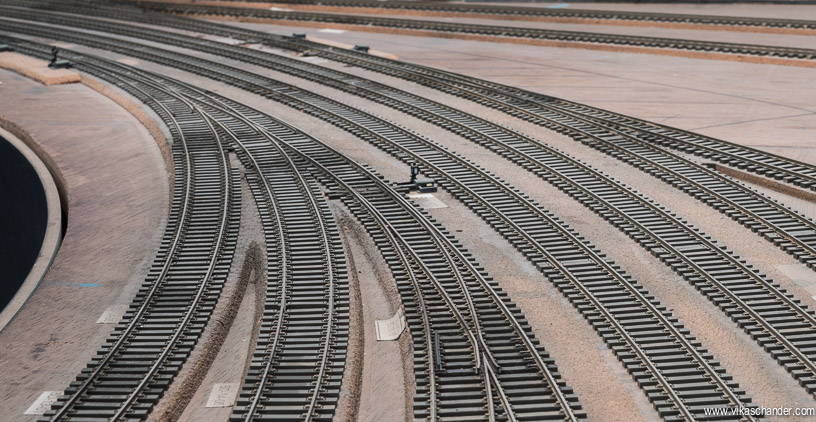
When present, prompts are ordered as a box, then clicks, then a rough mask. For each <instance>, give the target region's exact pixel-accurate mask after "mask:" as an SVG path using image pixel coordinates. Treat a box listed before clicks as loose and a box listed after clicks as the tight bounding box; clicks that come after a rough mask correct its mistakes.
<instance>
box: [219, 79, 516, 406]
mask: <svg viewBox="0 0 816 422" xmlns="http://www.w3.org/2000/svg"><path fill="white" fill-rule="evenodd" d="M205 95H206V94H205ZM207 97H208V99H209V100H210V101H212V102H211V103H209V104H208V105H209V106H215V105H214V104H215V103H216V102H217V99H214V98H213V97H212V96H209V95H207ZM217 107H218V108H219V109H220V110H221V111H222V112H224V113H230V114H231V115H232V116H233V117H236V118H238V119H240V120H242V121H244V122H245V123H246V124H247V125H251V126H253V127H254V128H255V130H256V132H258V133H261V134H263V135H264V136H265V137H266V138H267V139H268V140H269V141H270V143H272V144H274V146H275V148H276V149H278V150H279V152H280V153H281V154H285V152H284V151H283V150H282V149H281V147H280V145H279V143H281V142H284V141H283V140H282V139H280V138H278V137H277V136H275V135H273V134H272V133H270V132H269V131H267V130H266V129H265V128H263V127H262V126H260V125H257V124H255V123H253V122H251V121H250V120H249V119H248V118H246V117H245V116H243V115H240V114H239V113H238V112H236V111H230V110H228V109H227V108H226V107H224V106H217ZM300 156H301V157H304V154H300ZM287 160H288V161H289V162H290V163H291V158H289V157H288V155H287ZM310 163H312V164H313V165H315V166H318V167H320V168H321V170H324V172H327V171H328V170H326V169H325V167H323V166H322V165H321V164H320V163H317V162H315V161H314V160H312V159H310ZM292 165H293V166H294V163H292ZM372 180H373V179H372ZM343 183H344V184H343V186H344V188H345V189H346V190H350V189H353V188H351V187H350V186H349V185H348V184H345V182H343ZM381 188H382V186H381ZM400 198H401V197H400ZM406 209H407V210H409V211H411V214H412V216H413V217H414V218H415V219H416V220H417V221H419V223H420V225H422V226H423V228H425V230H426V231H427V232H429V233H431V232H438V229H437V228H436V227H435V226H433V225H431V224H428V223H427V221H425V220H424V218H422V216H421V214H418V213H416V212H413V211H414V210H413V208H406ZM384 218H385V217H384ZM398 238H399V239H400V240H401V241H402V242H403V244H404V246H405V247H406V248H407V249H409V250H411V252H412V254H413V259H414V262H415V263H416V264H417V265H418V266H419V267H421V268H422V270H423V272H424V273H425V274H426V276H427V278H428V279H429V280H431V281H432V283H433V285H434V287H435V288H436V291H437V292H438V293H439V294H440V295H441V296H442V297H443V299H444V301H445V303H446V304H447V305H448V307H449V308H450V309H451V311H452V312H453V314H454V315H455V316H456V319H457V321H458V322H459V324H460V325H461V326H462V328H463V330H464V331H465V332H466V333H467V335H468V339H469V341H470V342H471V344H472V349H473V351H474V353H476V356H475V361H476V362H475V363H476V368H477V369H478V368H479V367H480V366H481V364H482V362H481V361H482V360H484V361H485V362H488V363H489V364H490V365H489V366H488V367H487V368H484V371H486V372H485V384H486V386H488V390H489V384H490V382H494V383H495V384H496V387H497V391H498V392H499V394H500V397H502V401H503V405H504V406H505V408H506V409H507V410H508V416H509V417H510V420H513V421H515V416H514V415H513V412H512V410H511V407H510V405H509V401H507V398H506V396H505V395H504V394H503V389H502V388H501V384H500V383H499V382H498V378H496V376H495V368H497V367H498V364H497V363H496V360H495V358H494V357H493V355H492V353H491V352H490V350H489V348H488V346H487V343H486V342H485V340H484V337H483V333H482V328H481V324H480V322H479V319H478V314H477V312H476V309H475V307H474V306H473V300H472V297H471V294H470V292H469V290H468V288H467V286H466V284H465V280H464V276H463V275H462V273H461V271H460V270H459V268H458V266H457V265H456V263H455V262H454V261H453V258H452V257H451V256H450V252H449V251H451V250H452V251H455V252H457V258H459V259H460V260H461V261H462V262H468V261H467V260H466V259H465V257H464V256H463V255H461V253H458V252H459V251H458V249H456V248H455V246H453V245H452V244H450V242H446V243H447V244H446V245H444V246H443V245H441V244H440V245H439V247H438V248H439V250H440V251H443V252H444V253H443V254H442V256H443V258H445V260H446V261H447V262H448V266H449V267H450V269H451V271H452V272H453V274H454V275H455V277H456V279H457V282H458V283H459V286H460V288H461V289H462V293H463V296H464V298H465V302H466V304H467V306H468V309H469V311H470V315H471V321H472V322H473V325H474V326H475V327H474V328H470V327H469V324H468V323H467V321H466V320H465V318H464V316H463V315H462V314H461V312H460V311H459V309H458V307H457V305H456V303H455V302H454V300H453V298H452V297H451V296H450V294H449V293H448V292H447V290H446V289H445V288H444V287H443V286H442V284H441V283H440V282H439V280H438V279H437V278H436V277H435V276H434V275H433V272H432V270H431V269H430V268H429V267H428V266H427V264H426V263H425V262H424V261H423V260H422V259H420V257H419V256H418V255H416V253H415V252H414V251H413V249H411V248H410V246H409V245H408V243H407V241H405V240H404V239H403V238H402V236H401V235H398ZM433 239H434V240H435V241H439V240H443V241H444V240H447V238H446V237H445V236H443V235H440V234H438V233H436V234H435V236H434V238H433ZM446 246H447V248H446ZM445 251H447V252H445ZM468 263H469V262H468ZM469 269H470V270H471V273H472V274H473V275H475V276H476V277H480V275H479V273H478V271H476V270H475V268H473V267H472V265H471V266H470V268H469ZM474 331H475V332H476V335H475V336H474V334H473V332H474ZM477 337H478V340H477ZM487 396H488V398H489V397H490V393H488V394H487ZM488 402H490V399H488ZM488 415H489V418H490V420H491V421H493V420H495V414H494V411H493V409H492V406H490V407H489V410H488Z"/></svg>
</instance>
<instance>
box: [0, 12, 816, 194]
mask: <svg viewBox="0 0 816 422" xmlns="http://www.w3.org/2000/svg"><path fill="white" fill-rule="evenodd" d="M2 4H7V5H16V6H21V7H27V8H31V9H35V10H51V11H61V12H66V13H79V14H83V15H91V16H101V17H107V18H113V19H121V20H130V21H134V22H140V23H143V24H161V25H163V26H166V27H172V28H177V29H182V30H187V31H192V32H200V33H205V34H210V35H217V36H222V37H228V38H236V39H242V40H245V41H247V42H256V43H263V44H265V45H268V46H270V47H274V48H281V49H284V50H291V51H296V52H299V53H308V54H310V55H316V56H319V57H322V58H326V59H329V60H333V61H338V62H341V63H345V64H347V65H350V66H355V67H359V68H363V69H367V70H371V71H374V72H378V73H383V74H386V75H390V76H394V77H396V78H400V79H405V80H408V81H411V82H415V83H418V84H420V85H425V86H428V87H431V88H434V89H438V90H440V91H443V92H446V93H449V94H452V95H455V96H459V97H463V98H467V99H471V100H473V101H476V102H478V103H480V104H482V105H485V106H487V107H491V108H494V109H497V110H500V111H503V112H505V113H508V114H511V115H514V116H516V117H520V118H525V115H526V113H520V112H519V110H518V106H519V105H525V104H526V105H536V104H544V103H557V104H559V105H561V106H562V107H563V108H565V109H567V110H571V111H578V112H580V113H582V114H585V115H588V116H595V117H599V118H601V119H602V120H603V122H605V124H607V125H613V126H612V127H616V128H625V129H627V130H630V131H636V132H638V133H640V135H639V136H641V137H642V138H643V139H646V140H648V141H650V142H653V143H657V144H660V145H661V146H663V147H665V148H668V149H674V150H677V151H680V152H683V153H688V154H693V155H697V156H701V157H705V158H706V159H708V160H711V161H717V162H720V163H723V164H726V165H729V166H733V167H737V168H739V169H742V170H744V171H748V172H752V173H755V174H758V175H761V176H763V177H768V178H773V179H776V180H780V181H784V182H785V183H789V184H791V185H794V186H799V187H802V188H806V189H809V190H811V191H816V166H813V165H810V164H806V163H802V162H799V161H796V160H792V159H790V158H788V157H784V156H780V155H775V154H771V153H768V152H765V151H761V150H757V149H754V148H750V147H745V146H742V145H737V144H734V143H731V142H727V141H723V140H720V139H716V138H711V137H708V136H705V135H700V134H697V133H693V132H689V131H685V130H682V129H677V128H673V127H670V126H666V125H661V124H657V123H653V122H649V121H646V120H643V119H637V118H634V117H631V116H626V115H622V114H619V113H614V112H611V111H608V110H603V109H600V108H597V107H591V106H587V105H584V104H580V103H575V102H572V101H568V100H565V99H561V98H556V97H552V96H549V95H544V94H539V93H534V92H531V91H525V90H521V89H518V88H515V87H511V86H508V85H502V84H499V83H495V82H490V81H487V80H483V79H479V78H474V77H470V76H465V75H460V74H456V73H453V72H447V71H443V70H439V69H434V68H431V67H427V66H421V65H416V64H412V63H407V62H401V61H396V60H391V59H387V58H382V57H377V56H372V55H368V54H365V53H359V52H355V51H349V50H343V49H338V48H334V47H328V46H326V45H323V44H319V43H315V42H310V41H307V40H304V39H302V38H292V37H286V36H280V35H274V34H269V33H266V32H260V31H254V30H250V29H242V28H238V27H235V26H230V25H223V24H217V23H214V22H203V21H198V20H194V19H186V18H182V17H177V16H171V15H165V14H161V13H154V12H150V11H142V10H136V9H133V8H122V7H106V6H104V5H95V4H77V3H75V2H67V1H64V0H51V1H49V2H48V3H41V2H31V1H28V0H3V1H2ZM527 119H528V120H530V121H533V122H537V123H538V124H542V121H540V120H538V119H531V118H530V117H527ZM544 122H546V120H544Z"/></svg>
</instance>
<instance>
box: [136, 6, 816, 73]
mask: <svg viewBox="0 0 816 422" xmlns="http://www.w3.org/2000/svg"><path fill="white" fill-rule="evenodd" d="M134 4H136V5H138V6H139V7H141V8H143V9H145V10H152V11H161V12H164V13H174V14H180V15H186V16H220V17H230V18H235V17H240V18H248V19H268V20H274V21H293V22H317V23H324V24H335V25H352V26H355V27H358V28H362V29H365V28H391V29H393V30H400V31H405V30H407V31H432V32H437V33H457V34H465V35H480V36H489V37H497V38H500V39H501V38H510V39H513V38H519V39H530V40H548V41H556V42H576V43H588V44H610V45H623V46H631V47H645V48H660V49H672V50H687V51H697V52H707V53H709V52H714V53H724V54H732V55H743V56H744V55H748V56H761V57H774V58H783V59H796V60H803V61H810V60H814V59H816V50H814V49H808V48H793V47H775V46H766V45H752V44H737V43H726V42H714V41H696V40H684V39H679V38H658V37H642V36H634V35H618V34H601V33H593V32H579V31H563V30H551V29H540V28H522V27H511V26H496V25H477V24H464V23H455V22H443V21H428V20H418V19H398V18H384V17H378V16H359V15H354V16H352V15H335V14H328V13H310V12H296V11H291V12H280V11H273V10H265V9H254V8H238V7H223V6H200V5H191V4H178V3H155V2H134ZM407 33H409V32H407Z"/></svg>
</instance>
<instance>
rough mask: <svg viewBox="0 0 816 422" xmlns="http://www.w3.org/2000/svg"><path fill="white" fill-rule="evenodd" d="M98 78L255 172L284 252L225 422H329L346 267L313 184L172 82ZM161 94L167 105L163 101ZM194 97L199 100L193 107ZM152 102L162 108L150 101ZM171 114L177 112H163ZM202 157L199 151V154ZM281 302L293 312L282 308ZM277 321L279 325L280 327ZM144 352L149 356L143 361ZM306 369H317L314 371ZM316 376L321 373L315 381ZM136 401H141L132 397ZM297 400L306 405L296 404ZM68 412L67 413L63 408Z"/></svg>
mask: <svg viewBox="0 0 816 422" xmlns="http://www.w3.org/2000/svg"><path fill="white" fill-rule="evenodd" d="M18 45H19V44H18ZM39 50H40V51H38V50H36V49H31V48H30V47H28V48H27V47H23V51H25V52H27V53H35V54H36V53H40V54H38V55H39V56H45V54H42V53H43V52H44V51H45V47H41V48H40V49H39ZM72 61H73V59H72ZM92 61H93V60H92ZM96 62H97V63H104V64H103V65H98V66H95V65H94V64H89V63H88V58H87V57H82V56H80V58H79V61H78V62H77V63H78V67H79V68H80V69H82V70H86V69H91V70H92V73H93V70H101V68H102V66H104V67H106V68H111V67H117V66H119V67H120V68H121V65H117V64H115V63H113V62H109V61H103V60H96ZM102 74H103V75H106V79H107V80H109V81H112V82H115V83H116V84H117V85H118V86H120V87H125V89H126V90H128V92H136V93H137V94H138V93H146V92H147V91H148V89H146V88H145V87H149V88H150V89H152V90H154V92H152V93H150V94H149V95H150V97H146V96H139V98H140V99H143V100H146V99H147V98H150V101H153V102H152V103H149V104H151V105H156V104H158V105H159V108H158V111H159V112H161V111H166V112H167V113H169V114H162V115H163V116H170V117H171V119H169V121H171V122H174V121H182V122H185V124H184V125H180V127H182V128H184V132H189V131H190V129H191V128H193V127H195V126H190V122H191V120H189V116H188V115H190V114H191V113H190V112H191V111H195V112H197V116H198V117H199V118H200V120H197V121H192V122H193V123H198V124H200V123H201V121H202V120H204V121H206V122H208V123H209V129H210V132H208V133H210V135H211V136H215V135H216V134H217V136H218V137H219V139H223V140H229V141H230V143H231V144H232V145H233V146H234V147H236V148H240V152H239V154H240V155H242V158H243V159H244V162H245V163H246V164H248V165H247V168H249V169H252V171H254V174H253V176H254V177H252V178H251V179H252V180H251V181H250V184H251V186H252V187H253V191H254V193H255V194H256V199H257V201H258V203H259V205H260V206H261V209H262V219H263V220H264V223H265V229H267V236H268V237H267V239H268V240H272V239H283V241H280V242H270V245H273V244H274V245H279V246H280V248H279V249H276V248H273V247H270V249H271V250H272V251H276V252H275V253H270V255H269V256H270V265H269V267H268V268H269V269H270V284H271V286H270V287H271V288H270V289H269V290H268V292H269V294H268V296H267V300H266V305H265V310H264V317H263V320H262V329H261V333H260V339H259V341H258V346H257V349H256V352H255V353H254V359H253V362H252V365H251V367H250V370H249V373H248V375H247V380H246V382H245V384H244V390H243V391H242V395H241V398H239V403H238V404H237V405H236V408H235V412H234V414H233V416H232V417H231V418H230V419H231V420H236V419H237V420H255V419H256V418H263V417H266V416H268V415H275V416H276V417H278V418H285V416H284V415H286V414H289V417H288V418H285V419H288V420H315V421H317V420H331V418H332V416H333V414H334V410H335V407H336V403H337V397H338V396H339V392H340V380H341V378H342V372H343V365H344V361H345V348H346V342H347V335H348V321H347V319H348V317H347V309H346V307H347V299H346V298H347V295H348V292H347V285H346V279H345V263H344V260H343V257H342V253H340V254H339V255H338V252H337V251H338V250H339V251H342V246H341V245H340V240H339V233H338V232H337V229H336V227H335V226H334V223H333V222H332V221H330V214H329V211H328V208H327V207H326V204H325V202H324V201H322V196H320V195H319V194H318V192H317V190H316V188H315V186H314V183H313V182H307V181H306V179H305V178H303V177H302V176H297V175H299V174H300V173H299V172H298V171H297V169H295V168H294V167H290V168H289V169H288V170H290V171H294V172H296V173H285V172H282V171H281V169H280V168H279V167H278V166H276V165H275V164H276V158H275V157H273V156H270V153H269V151H268V149H265V148H262V149H261V150H260V151H254V150H253V147H252V145H253V144H258V143H259V142H262V141H260V140H258V139H252V137H251V136H250V135H251V134H255V135H256V138H257V133H255V132H254V130H249V131H248V130H247V128H246V125H245V123H244V122H241V121H237V122H236V121H234V120H232V121H230V120H225V118H224V115H225V114H226V113H223V112H222V111H221V110H219V109H217V108H213V107H209V106H207V104H206V103H202V104H197V103H196V101H199V102H200V100H201V96H200V92H198V91H195V90H191V89H189V88H188V89H187V92H186V93H185V95H184V96H182V95H180V94H179V91H177V89H178V87H179V85H177V84H176V85H175V86H173V85H174V84H173V82H172V81H170V80H168V79H166V78H161V77H159V76H158V75H146V74H144V73H143V72H138V71H134V70H128V71H126V75H127V76H126V77H124V76H122V74H118V75H117V74H115V73H114V72H102ZM123 74H124V73H123ZM137 86H138V87H137ZM129 87H137V88H134V89H135V91H132V90H130V89H127V88H129ZM168 87H173V88H174V89H169V88H168ZM156 92H158V93H159V94H156ZM191 92H192V94H190V93H191ZM161 94H164V95H165V97H164V98H161ZM195 94H199V96H198V97H196V96H194V95H195ZM157 97H160V98H161V100H155V99H156V98H157ZM168 98H170V100H169V101H168ZM205 98H206V97H205ZM173 100H175V101H173ZM146 102H147V101H146ZM167 104H172V105H176V106H177V107H166V105H167ZM185 112H187V113H186V114H185ZM227 116H228V114H227ZM236 123H237V124H236ZM241 125H244V126H243V127H242V126H241ZM230 126H231V127H230ZM188 135H189V133H188ZM210 147H211V149H212V150H213V152H219V151H220V153H221V154H223V153H224V151H223V150H222V149H221V148H220V147H218V148H216V147H215V146H214V145H211V146H210ZM198 148H199V150H202V149H205V148H204V147H203V146H199V147H198ZM290 163H291V162H290ZM277 164H280V163H277ZM233 176H234V175H233ZM225 193H229V189H226V190H225ZM270 204H271V205H270ZM310 205H311V208H310ZM238 208H239V207H238ZM304 209H306V210H311V211H312V213H311V214H309V213H306V214H304V212H303V210H304ZM194 217H195V218H196V222H195V223H186V224H200V223H199V221H203V220H208V219H212V216H208V215H201V214H198V215H193V216H191V217H190V218H194ZM315 222H316V223H315ZM273 228H277V229H278V230H277V231H276V230H273ZM318 228H319V230H317V229H318ZM233 237H234V236H233ZM197 239H198V244H202V243H203V242H206V239H205V238H201V237H200V233H198V238H197ZM315 241H318V242H317V243H318V246H320V248H322V250H320V248H318V250H317V251H315V250H313V249H314V247H315V245H314V244H310V243H315ZM289 251H291V252H289ZM273 257H277V258H280V260H276V259H274V258H273ZM227 258H228V257H227ZM275 269H277V270H279V273H278V272H275V271H274V270H275ZM225 278H226V272H224V274H223V275H222V276H221V281H220V282H221V283H223V279H225ZM272 292H277V295H273V294H271V293H272ZM335 299H337V300H335ZM165 300H166V299H165ZM178 300H183V298H178ZM287 302H289V303H290V304H289V305H288V306H287V305H286V303H287ZM213 305H214V303H213V302H212V301H210V302H208V306H210V307H212V306H213ZM192 306H195V302H192ZM167 316H168V317H169V316H172V315H167ZM145 320H146V318H141V319H140V318H139V315H134V317H133V321H138V322H137V323H138V324H144V323H146V322H145ZM277 321H280V323H279V324H276V323H275V322H277ZM284 321H285V322H284ZM147 323H149V320H148V321H147ZM197 329H199V330H202V329H203V325H201V324H199V325H197ZM154 334H155V335H161V334H163V333H154ZM142 341H144V340H142ZM277 343H280V344H279V345H278V344H277ZM171 345H172V343H171ZM189 348H192V346H189ZM147 352H149V350H148V351H145V353H147ZM273 362H274V364H273ZM312 363H314V364H315V366H312ZM176 365H179V366H180V363H178V362H176ZM315 367H317V368H319V369H318V370H317V371H314V368H315ZM175 370H176V371H177V370H178V368H177V367H176V368H175ZM165 371H166V369H165ZM138 376H139V373H138V372H135V371H134V372H133V373H132V374H131V378H132V379H134V380H136V381H138V378H137V377H138ZM150 377H151V375H149V374H148V375H146V376H145V377H144V378H143V379H142V381H141V382H143V383H145V382H147V380H149V379H150ZM164 378H165V379H164V383H163V384H162V385H164V386H165V387H166V386H167V385H169V380H167V377H166V376H165V377H164ZM102 387H103V389H104V387H105V385H104V384H102ZM155 390H156V388H155V387H154V388H153V390H152V391H144V389H142V390H137V391H142V392H141V393H139V394H138V395H146V396H147V397H146V398H143V400H150V401H151V403H153V402H155V401H157V400H158V398H159V397H160V394H159V393H158V392H157V391H155ZM148 393H149V394H148ZM77 394H80V393H79V392H78V393H77ZM82 394H85V396H86V397H84V399H85V400H89V399H91V400H92V399H93V397H90V398H88V397H87V396H88V393H82ZM132 395H137V393H136V392H134V393H133V394H132ZM281 399H282V400H281ZM298 399H300V400H301V401H302V402H303V405H300V406H298V405H297V404H296V403H297V402H298ZM95 401H98V399H97V400H95ZM64 408H65V406H63V407H61V409H64ZM149 410H150V407H146V406H145V405H141V406H140V407H139V409H138V412H130V413H126V412H124V411H121V412H119V413H115V414H112V415H108V414H107V413H106V412H101V411H100V412H97V413H90V412H83V409H79V410H76V409H71V410H70V411H69V410H65V411H64V413H65V416H66V417H67V419H66V420H72V419H73V418H74V417H89V418H101V419H105V420H108V419H109V418H110V420H120V419H122V418H125V417H127V418H135V419H143V418H145V417H146V416H147V414H148V413H149ZM265 415H266V416H265ZM47 416H49V418H48V420H62V419H63V414H60V413H55V414H53V415H51V414H49V415H47Z"/></svg>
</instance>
